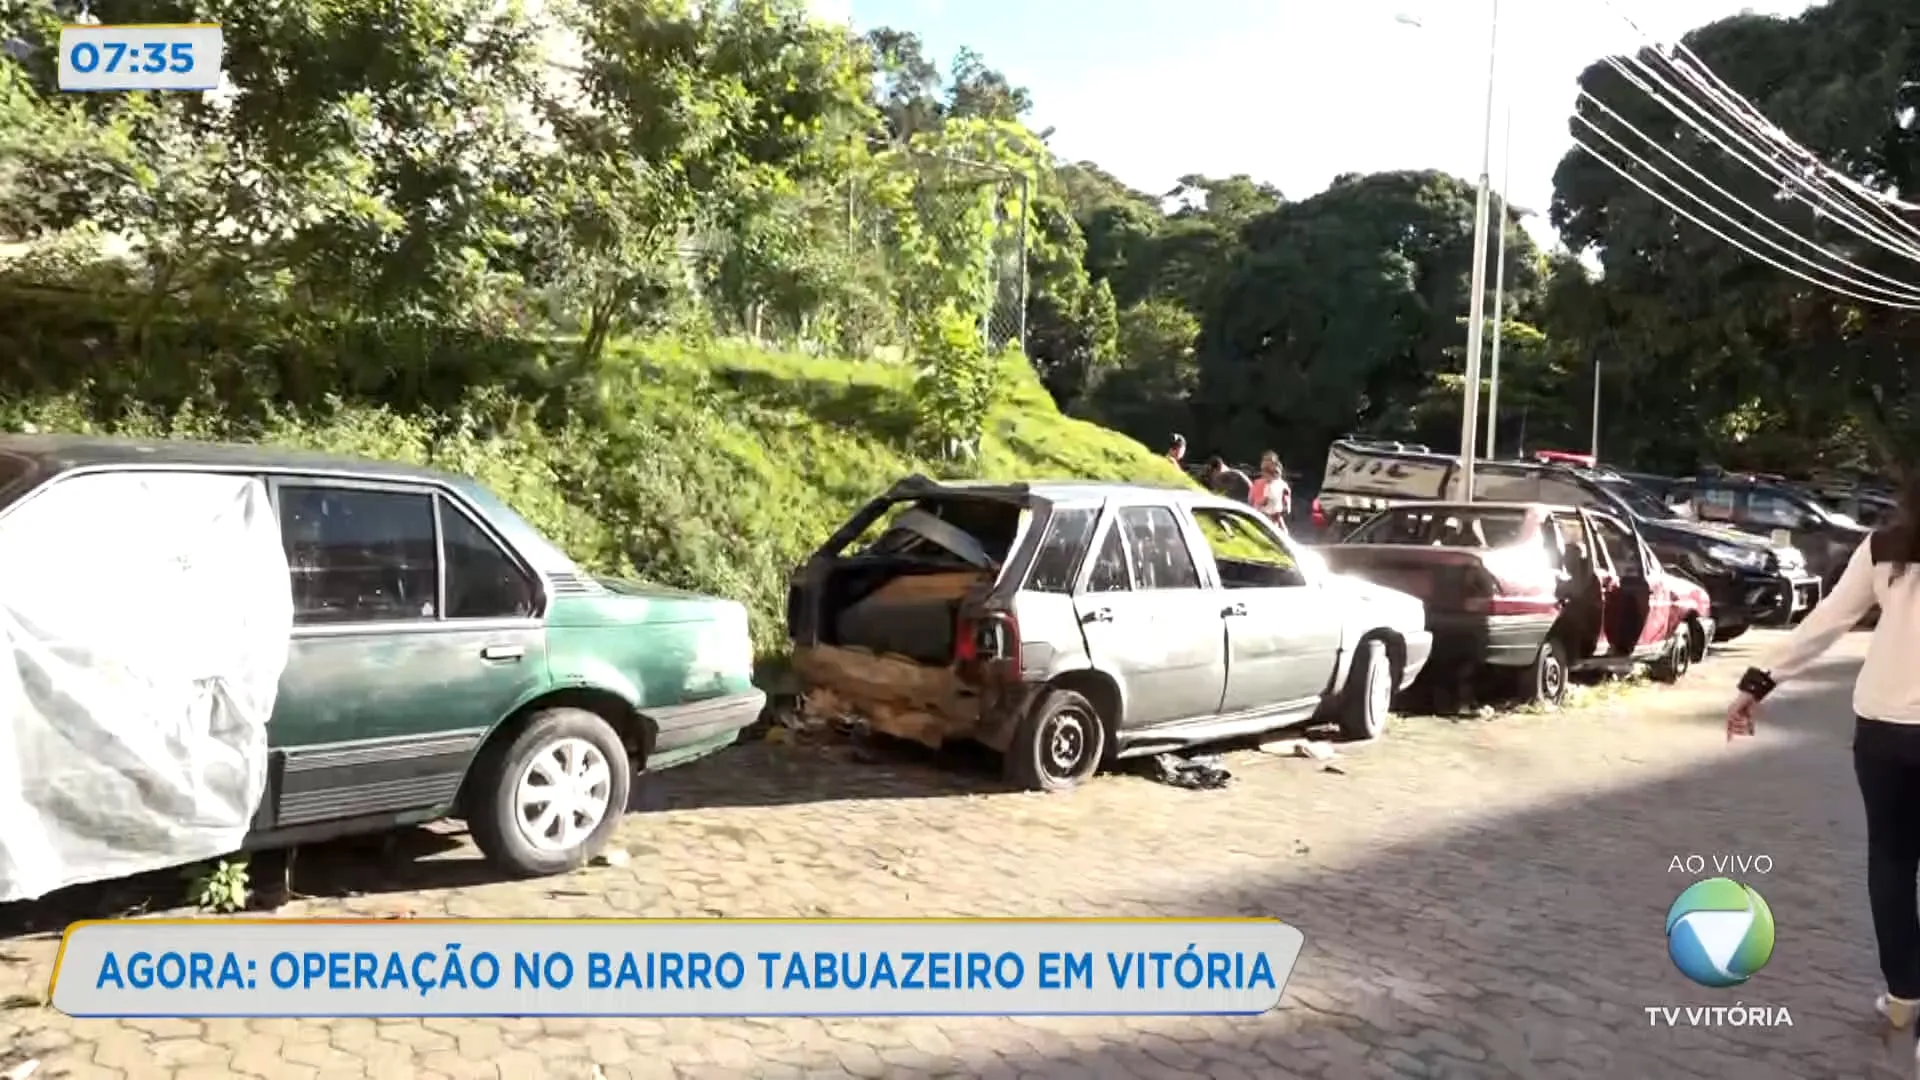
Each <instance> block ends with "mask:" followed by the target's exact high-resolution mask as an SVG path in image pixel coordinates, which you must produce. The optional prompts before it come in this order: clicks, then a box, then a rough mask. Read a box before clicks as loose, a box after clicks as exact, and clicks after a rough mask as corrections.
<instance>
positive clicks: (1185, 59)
mask: <svg viewBox="0 0 1920 1080" xmlns="http://www.w3.org/2000/svg"><path fill="white" fill-rule="evenodd" d="M814 4H815V7H816V8H817V9H818V10H819V11H820V13H821V14H822V15H825V16H829V17H833V18H844V19H848V20H850V21H851V22H852V23H853V25H854V27H855V28H856V29H859V30H868V29H872V28H874V27H877V26H891V27H893V28H895V29H899V30H908V31H912V32H913V33H915V34H918V35H919V36H920V37H921V39H922V41H923V42H925V43H926V45H927V47H928V51H929V54H930V55H931V56H933V57H936V58H939V59H940V60H941V61H942V62H943V63H944V62H946V61H948V60H950V59H951V58H952V56H953V54H954V53H955V52H956V51H957V50H958V49H959V48H960V47H961V46H963V45H965V46H971V47H972V48H973V49H975V50H976V51H977V52H979V53H980V54H981V55H982V56H984V57H985V59H986V62H987V64H988V65H989V66H991V67H994V68H997V69H999V70H1000V71H1001V72H1003V73H1005V74H1006V76H1007V78H1008V79H1009V80H1010V81H1011V82H1013V83H1014V84H1015V85H1017V86H1025V87H1026V88H1027V89H1028V90H1029V91H1031V93H1032V95H1033V101H1034V111H1033V113H1032V115H1031V117H1030V118H1029V120H1030V123H1031V124H1032V126H1033V127H1035V128H1036V129H1039V130H1045V129H1046V128H1048V127H1052V128H1054V129H1055V132H1054V135H1053V137H1052V139H1051V140H1050V143H1051V145H1052V146H1053V148H1054V149H1055V151H1057V152H1058V153H1059V154H1060V155H1061V156H1063V157H1066V158H1068V159H1071V160H1075V161H1079V160H1090V161H1093V162H1096V163H1098V164H1099V165H1100V166H1101V167H1102V168H1104V169H1106V170H1107V171H1108V172H1111V173H1113V174H1114V175H1115V176H1117V177H1119V178H1120V179H1121V180H1123V181H1125V182H1126V183H1128V184H1130V185H1132V186H1134V187H1136V188H1139V189H1141V190H1143V191H1148V192H1161V191H1166V190H1169V189H1171V188H1172V187H1173V185H1174V181H1175V180H1177V179H1178V178H1179V177H1181V176H1184V175H1187V174H1189V173H1203V174H1207V175H1213V176H1224V175H1231V174H1234V173H1247V174H1249V175H1251V176H1253V177H1254V178H1255V179H1257V180H1263V181H1266V182H1268V183H1271V184H1273V185H1274V186H1276V187H1278V188H1279V189H1280V190H1281V191H1282V192H1284V193H1285V194H1286V195H1287V197H1288V198H1291V199H1304V198H1307V197H1309V196H1311V195H1313V194H1315V193H1316V192H1319V191H1321V190H1323V189H1324V188H1325V187H1326V186H1327V184H1328V183H1329V182H1331V181H1332V179H1333V178H1334V177H1335V176H1338V175H1339V174H1341V173H1347V172H1377V171H1382V170H1389V169H1419V168H1438V169H1445V170H1447V171H1449V172H1452V173H1455V174H1457V175H1460V176H1463V177H1466V178H1469V179H1473V178H1476V177H1478V176H1479V175H1480V172H1481V162H1482V155H1483V150H1484V148H1485V147H1486V143H1487V139H1486V132H1487V120H1486V117H1487V104H1486V93H1487V68H1488V59H1489V55H1490V49H1489V45H1490V38H1491V37H1492V34H1491V32H1490V31H1491V19H1490V16H1491V14H1492V4H1491V2H1490V0H1348V2H1347V3H1344V4H1341V3H1331V4H1330V3H1326V2H1324V0H1316V2H1311V3H1309V2H1306V0H814ZM1809 6H1811V4H1810V3H1809V2H1808V0H1747V2H1744V3H1742V2H1740V0H1559V2H1557V3H1552V4H1549V3H1547V2H1546V0H1507V2H1506V3H1505V4H1502V5H1501V11H1500V20H1501V21H1500V26H1499V37H1500V40H1499V46H1498V57H1499V66H1500V74H1499V78H1498V80H1497V82H1498V85H1499V87H1500V89H1499V91H1498V93H1497V100H1496V103H1495V106H1494V122H1493V140H1492V141H1493V145H1492V154H1491V157H1492V162H1491V169H1490V170H1489V171H1490V172H1491V175H1492V176H1493V181H1494V183H1495V184H1499V183H1500V182H1501V180H1502V177H1503V175H1505V176H1507V177H1508V179H1509V183H1510V191H1511V198H1512V202H1513V204H1514V206H1515V207H1517V208H1521V209H1526V210H1532V211H1535V212H1536V214H1535V216H1534V217H1533V218H1532V219H1531V220H1530V221H1529V231H1530V232H1532V233H1533V234H1534V236H1535V238H1536V239H1537V240H1539V241H1541V242H1542V243H1550V242H1552V234H1551V230H1550V229H1549V228H1548V227H1547V225H1546V221H1545V216H1546V210H1547V206H1548V203H1549V202H1550V200H1551V199H1552V196H1553V171H1554V168H1555V166H1556V165H1558V163H1559V161H1560V158H1561V156H1562V155H1563V154H1565V153H1566V151H1567V150H1569V149H1571V148H1572V143H1571V142H1570V141H1569V138H1568V133H1567V114H1568V111H1569V110H1570V108H1571V105H1572V102H1573V88H1574V84H1575V80H1576V79H1577V78H1578V77H1579V75H1580V72H1581V71H1582V70H1584V69H1585V68H1586V66H1587V65H1588V64H1591V63H1592V62H1594V61H1595V60H1597V59H1599V58H1600V57H1601V56H1603V55H1607V54H1610V53H1620V52H1626V51H1630V50H1632V49H1634V48H1636V47H1637V46H1638V45H1639V44H1641V42H1642V40H1643V39H1642V38H1641V37H1640V34H1639V32H1637V31H1635V30H1634V29H1633V27H1632V26H1630V25H1629V24H1628V22H1627V21H1626V20H1627V19H1629V18H1630V19H1632V20H1633V22H1634V23H1637V24H1638V25H1639V26H1640V28H1641V29H1642V30H1643V31H1645V32H1646V33H1647V34H1649V35H1651V36H1653V37H1655V38H1659V39H1662V40H1670V39H1672V38H1674V37H1677V36H1679V35H1680V34H1683V33H1685V32H1686V31H1688V30H1690V29H1693V28H1694V27H1697V26H1701V25H1704V24H1706V23H1710V22H1713V21H1715V20H1716V19H1720V18H1724V17H1726V16H1728V15H1734V14H1738V13H1739V12H1741V11H1743V10H1746V11H1754V12H1757V13H1761V14H1784V15H1791V14H1795V13H1798V12H1800V11H1803V10H1805V9H1806V8H1807V7H1809ZM1409 22H1412V23H1417V24H1419V25H1417V26H1416V25H1409ZM1508 103H1511V113H1512V137H1511V142H1510V143H1508V142H1507V140H1506V139H1505V138H1504V132H1505V127H1504V123H1505V117H1506V115H1507V111H1508ZM1509 145H1510V146H1511V153H1510V154H1508V153H1506V152H1505V151H1506V149H1507V147H1508V146H1509ZM1508 159H1510V166H1509V165H1507V164H1506V161H1507V160H1508ZM1509 168H1510V173H1509V172H1506V171H1505V170H1507V169H1509Z"/></svg>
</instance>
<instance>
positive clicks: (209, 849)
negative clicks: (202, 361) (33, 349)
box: [0, 472, 293, 901]
mask: <svg viewBox="0 0 1920 1080" xmlns="http://www.w3.org/2000/svg"><path fill="white" fill-rule="evenodd" d="M292 628H293V600H292V593H291V587H290V585H289V583H288V576H287V561H286V555H285V554H284V553H283V551H282V549H281V546H280V529H279V525H278V524H277V523H276V522H275V519H274V514H273V504H272V502H271V501H270V500H269V498H268V496H267V489H266V486H265V485H264V484H262V483H261V482H260V481H259V480H257V479H254V478H252V477H245V476H223V475H218V474H204V473H175V472H120V473H92V474H79V475H75V476H71V477H68V478H66V479H64V480H60V481H57V482H55V483H54V484H52V485H50V486H48V487H47V488H45V489H43V490H41V491H39V492H38V493H36V494H34V495H32V496H30V497H29V498H28V499H26V500H25V501H23V502H22V503H20V504H19V505H18V506H16V507H15V508H14V509H13V511H12V512H11V513H8V514H7V515H5V516H4V517H0V633H4V634H5V635H6V644H7V647H8V649H9V651H10V653H11V655H12V663H9V664H0V823H4V825H3V826H0V901H7V900H20V899H31V898H34V897H38V896H43V895H45V894H46V893H49V892H52V891H53V890H55V889H58V888H61V887H63V886H66V885H73V884H78V883H80V882H84V881H99V880H104V879H107V878H115V877H122V876H125V875H128V874H136V873H141V872H144V871H148V870H157V869H161V868H164V867H169V866H178V865H181V864H184V863H191V862H196V861H198V860H201V859H207V858H212V857H215V856H218V855H223V854H226V853H227V852H230V851H233V850H235V849H236V848H238V847H239V846H240V842H241V838H242V837H244V836H245V835H246V832H247V828H248V826H249V824H250V823H251V822H252V819H253V815H254V810H255V808H256V807H257V806H258V805H259V802H260V798H261V795H262V793H263V792H264V791H265V788H266V777H267V720H268V718H269V717H270V716H271V715H272V713H273V701H274V695H275V693H276V692H277V690H278V689H279V683H280V673H281V670H282V669H283V668H285V666H286V663H287V649H288V638H289V636H290V635H291V633H292Z"/></svg>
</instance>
